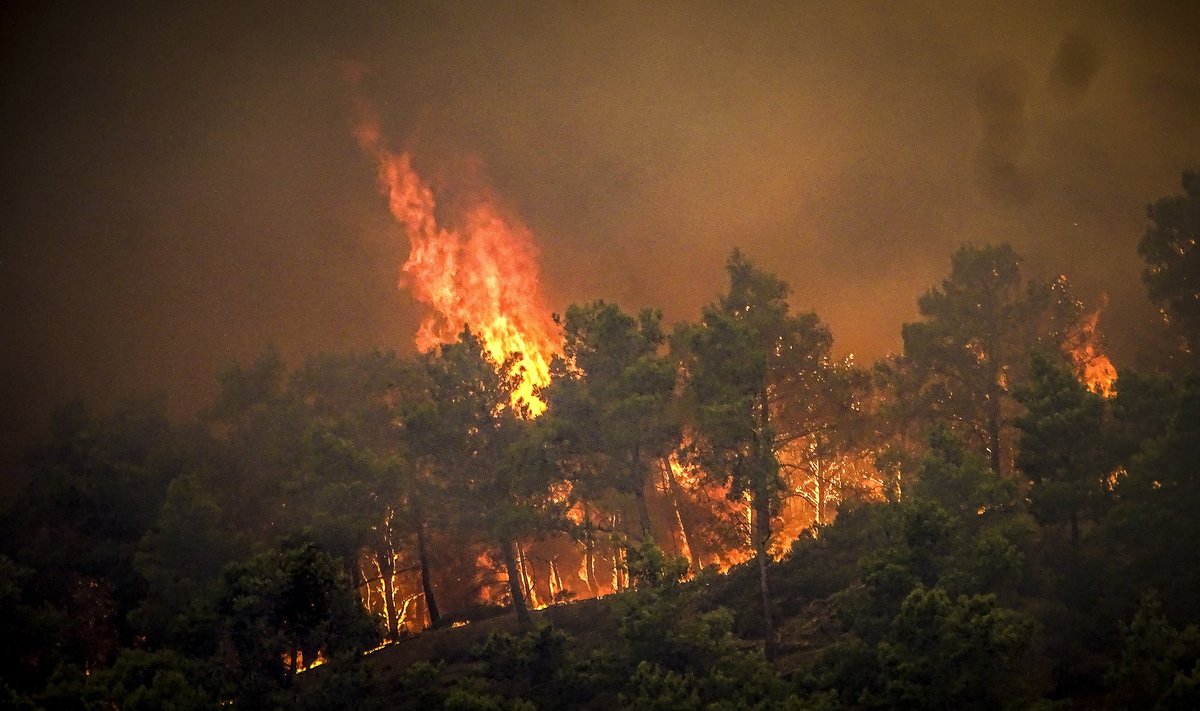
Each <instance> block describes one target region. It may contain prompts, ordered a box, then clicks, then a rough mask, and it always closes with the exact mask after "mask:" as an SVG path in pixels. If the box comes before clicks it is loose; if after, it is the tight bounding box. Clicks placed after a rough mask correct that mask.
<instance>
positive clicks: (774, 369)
mask: <svg viewBox="0 0 1200 711" xmlns="http://www.w3.org/2000/svg"><path fill="white" fill-rule="evenodd" d="M726 271H727V272H728V273H729V291H728V293H727V294H726V295H724V296H722V297H721V298H720V300H719V301H718V302H717V303H715V304H712V305H710V306H708V307H706V308H705V309H704V311H703V314H702V316H701V321H700V323H699V324H695V325H690V326H684V327H681V328H680V329H679V330H678V331H677V333H676V334H675V342H674V347H675V348H676V351H677V353H678V356H679V357H680V358H681V359H682V363H683V372H684V378H685V390H686V398H687V401H688V403H689V404H688V407H689V410H690V418H691V425H692V432H693V440H692V445H691V447H690V456H691V457H692V458H693V459H694V460H695V461H696V462H697V463H699V464H700V465H701V467H702V468H703V469H704V470H705V471H706V472H708V473H709V474H710V475H711V476H713V477H716V478H717V479H718V480H721V481H724V482H727V483H728V484H729V486H730V494H729V496H730V498H732V499H735V500H737V499H741V498H743V497H744V496H748V497H749V499H750V503H751V507H752V510H753V531H752V532H751V536H750V537H751V542H752V545H753V547H754V552H755V557H756V558H757V561H758V570H759V592H760V596H761V602H762V612H763V625H764V633H765V639H766V650H767V656H768V657H770V656H772V655H773V653H774V646H775V641H774V635H775V629H774V625H773V623H772V617H771V614H772V613H771V594H770V588H769V585H768V581H767V566H768V563H769V560H768V547H769V546H770V541H771V534H772V528H771V518H772V516H773V515H774V512H775V509H776V507H777V506H778V503H779V497H780V494H781V489H782V482H781V479H780V476H779V452H780V450H781V449H782V448H783V447H784V446H786V444H787V443H788V442H789V439H790V436H791V435H792V433H790V432H789V430H788V427H789V423H792V422H794V420H789V418H788V413H791V412H794V411H795V410H796V409H798V408H802V407H803V406H804V403H802V402H800V400H801V398H803V397H804V396H805V395H806V394H807V388H806V387H805V382H804V379H805V376H806V375H807V374H809V373H811V372H812V371H814V370H816V369H818V368H820V366H821V364H822V361H823V359H824V358H826V357H827V355H828V352H829V346H830V343H831V342H832V337H831V336H830V334H829V330H828V329H827V328H826V327H825V326H824V325H823V324H821V322H820V320H819V319H818V318H817V316H816V314H814V313H804V314H796V315H793V314H791V313H789V307H788V303H787V295H788V291H789V289H788V286H787V284H785V283H784V282H783V281H781V280H780V279H779V278H778V277H776V276H774V275H772V274H768V273H766V272H763V271H760V270H759V269H757V268H756V267H754V265H752V264H751V263H750V262H749V261H748V260H747V259H746V258H745V257H744V256H743V255H742V253H741V252H740V251H738V250H734V252H733V254H732V255H731V256H730V257H729V261H728V262H727V263H726Z"/></svg>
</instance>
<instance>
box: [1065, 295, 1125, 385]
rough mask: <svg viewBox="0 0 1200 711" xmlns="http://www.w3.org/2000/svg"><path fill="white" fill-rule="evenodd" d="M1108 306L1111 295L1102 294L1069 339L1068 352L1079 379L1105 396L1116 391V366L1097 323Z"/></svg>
mask: <svg viewBox="0 0 1200 711" xmlns="http://www.w3.org/2000/svg"><path fill="white" fill-rule="evenodd" d="M1107 306H1108V295H1103V296H1101V297H1100V305H1099V306H1097V307H1096V309H1095V310H1094V311H1092V312H1090V313H1088V314H1087V315H1086V316H1084V317H1083V319H1081V320H1080V322H1079V324H1078V325H1077V326H1076V327H1075V328H1074V329H1073V330H1072V332H1071V334H1070V336H1069V338H1068V339H1067V345H1066V347H1067V352H1068V354H1069V355H1070V356H1071V362H1072V363H1073V364H1074V365H1075V370H1076V373H1077V375H1078V378H1079V381H1080V382H1081V383H1083V384H1084V385H1086V386H1087V387H1088V389H1089V390H1091V391H1092V392H1095V393H1098V394H1100V395H1102V396H1104V397H1112V396H1113V395H1115V394H1116V385H1117V369H1116V367H1115V366H1113V363H1112V361H1111V360H1109V359H1108V356H1107V355H1106V354H1105V353H1104V350H1103V346H1102V341H1101V338H1100V335H1099V331H1098V330H1097V328H1096V326H1097V324H1098V323H1099V322H1100V314H1101V313H1103V312H1104V309H1105V308H1106V307H1107Z"/></svg>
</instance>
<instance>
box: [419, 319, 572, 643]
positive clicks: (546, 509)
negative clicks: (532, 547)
mask: <svg viewBox="0 0 1200 711" xmlns="http://www.w3.org/2000/svg"><path fill="white" fill-rule="evenodd" d="M516 362H517V358H516V355H513V356H511V357H510V358H509V359H507V360H506V361H505V362H504V363H496V362H494V361H493V360H492V359H491V357H490V356H489V355H488V352H487V349H486V348H485V347H484V345H483V343H482V342H481V341H480V340H479V338H478V337H477V336H476V335H475V334H473V333H472V332H471V331H470V329H466V330H464V331H463V333H462V335H461V336H460V339H459V341H458V342H456V343H452V344H449V345H445V346H442V347H441V348H440V349H438V351H437V352H436V353H434V352H431V353H429V354H426V356H425V365H426V368H427V371H428V376H429V385H428V388H429V390H428V393H427V397H426V398H425V400H424V401H423V402H422V404H421V405H420V406H419V407H418V408H416V409H415V410H414V412H413V413H412V415H411V417H410V419H409V422H408V429H409V430H410V432H411V434H412V436H413V438H414V441H415V442H416V447H417V451H418V452H419V454H420V456H421V457H422V458H423V461H422V463H421V466H427V467H429V468H430V471H431V475H432V476H434V477H435V478H437V479H440V480H441V481H442V482H444V484H445V486H444V488H443V489H442V491H443V492H444V496H446V497H448V499H453V502H452V505H453V506H454V507H455V508H456V513H454V514H452V517H453V518H456V519H457V520H458V521H459V522H460V525H462V526H464V527H467V528H469V529H470V530H471V531H473V532H475V533H476V534H477V535H479V536H480V537H481V538H482V539H483V540H484V541H486V543H487V544H488V545H489V546H491V547H492V548H494V549H495V550H496V551H497V552H499V553H500V555H501V558H502V559H503V561H504V566H505V570H506V571H507V573H508V587H509V593H510V595H511V596H512V603H513V608H514V609H515V611H516V614H517V618H518V620H519V621H520V623H521V624H522V625H523V626H529V625H530V623H531V621H530V617H529V609H528V607H527V605H526V602H525V593H524V591H523V589H522V586H521V571H520V569H519V567H518V565H517V558H516V552H515V546H516V542H517V540H518V539H519V538H520V537H522V536H525V535H530V534H533V533H536V532H538V531H540V530H544V529H546V528H548V527H550V526H552V525H555V524H558V523H561V520H562V517H561V511H557V507H556V506H555V505H554V504H553V502H551V501H550V499H549V486H550V484H551V483H552V481H553V478H554V477H555V476H556V474H557V470H556V468H555V467H553V466H552V463H551V461H550V459H549V457H548V455H547V452H546V449H547V448H546V446H545V442H546V440H545V438H546V434H545V432H544V430H543V428H542V427H540V426H539V425H538V424H537V423H533V422H531V421H530V420H529V419H528V418H527V415H528V412H527V411H526V410H524V409H523V408H522V407H518V406H515V405H514V404H513V402H512V392H513V390H514V389H515V388H516V386H517V380H516V378H517V374H516V373H515V372H514V366H515V364H516Z"/></svg>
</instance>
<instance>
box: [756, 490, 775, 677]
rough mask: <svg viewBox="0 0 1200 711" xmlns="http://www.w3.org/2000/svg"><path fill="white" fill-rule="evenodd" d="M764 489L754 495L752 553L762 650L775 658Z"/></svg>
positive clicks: (767, 505) (768, 514)
mask: <svg viewBox="0 0 1200 711" xmlns="http://www.w3.org/2000/svg"><path fill="white" fill-rule="evenodd" d="M765 493H766V492H765V491H758V492H756V495H755V497H754V555H755V557H756V558H757V559H758V589H759V593H760V595H761V597H762V613H763V645H764V646H763V651H764V652H765V653H766V656H767V659H768V660H773V659H774V658H775V624H774V621H773V620H772V616H771V590H770V587H769V586H768V585H767V566H768V564H769V562H770V561H768V559H767V556H768V555H769V554H768V552H767V541H769V540H770V539H771V507H770V498H769V496H764V495H763V494H765Z"/></svg>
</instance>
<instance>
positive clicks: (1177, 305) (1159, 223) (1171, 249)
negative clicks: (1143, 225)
mask: <svg viewBox="0 0 1200 711" xmlns="http://www.w3.org/2000/svg"><path fill="white" fill-rule="evenodd" d="M1181 182H1182V184H1183V194H1182V195H1173V196H1171V197H1165V198H1162V199H1161V200H1157V201H1156V202H1154V203H1153V204H1151V205H1150V206H1149V207H1147V208H1146V213H1147V216H1148V217H1149V218H1150V222H1151V223H1152V224H1151V226H1150V227H1149V229H1147V230H1146V234H1145V235H1143V236H1142V240H1141V242H1139V243H1138V254H1140V255H1141V257H1142V259H1143V260H1145V262H1146V269H1145V270H1144V271H1143V272H1142V281H1143V282H1145V284H1146V289H1147V290H1148V291H1149V293H1150V300H1151V301H1153V302H1154V303H1156V304H1158V305H1159V306H1160V307H1161V309H1162V314H1163V316H1164V317H1165V318H1166V319H1167V322H1168V324H1170V325H1171V326H1173V327H1174V329H1175V331H1176V332H1177V333H1178V334H1179V336H1180V337H1181V338H1182V340H1183V344H1184V350H1185V351H1187V352H1189V353H1191V354H1192V355H1193V357H1194V356H1195V355H1196V349H1197V348H1198V347H1200V246H1198V245H1197V240H1200V173H1197V172H1196V171H1194V170H1188V171H1184V173H1183V178H1182V181H1181Z"/></svg>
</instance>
